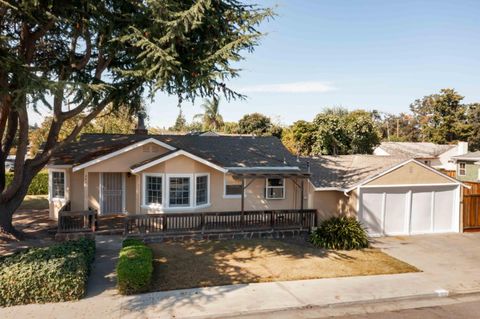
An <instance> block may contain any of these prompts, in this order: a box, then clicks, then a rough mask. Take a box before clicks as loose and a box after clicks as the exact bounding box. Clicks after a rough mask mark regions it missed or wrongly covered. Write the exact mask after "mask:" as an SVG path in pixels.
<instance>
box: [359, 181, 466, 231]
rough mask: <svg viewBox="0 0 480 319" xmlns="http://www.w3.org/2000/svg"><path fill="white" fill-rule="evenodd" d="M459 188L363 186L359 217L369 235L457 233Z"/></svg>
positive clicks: (454, 186) (455, 186)
mask: <svg viewBox="0 0 480 319" xmlns="http://www.w3.org/2000/svg"><path fill="white" fill-rule="evenodd" d="M458 187H459V186H457V185H453V186H414V187H382V188H376V187H363V188H361V189H360V210H359V218H360V221H362V223H363V224H364V225H365V226H366V228H367V230H368V232H369V234H370V235H372V236H381V235H413V234H427V233H443V232H458V230H459V204H458V200H457V196H458Z"/></svg>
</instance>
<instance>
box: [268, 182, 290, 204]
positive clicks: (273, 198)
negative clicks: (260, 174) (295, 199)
mask: <svg viewBox="0 0 480 319" xmlns="http://www.w3.org/2000/svg"><path fill="white" fill-rule="evenodd" d="M269 179H282V180H283V185H282V186H268V180H269ZM285 186H286V185H285V178H279V177H272V178H265V199H268V200H277V199H285V193H286V187H285ZM269 188H277V189H280V188H281V189H283V196H282V197H269V196H268V189H269Z"/></svg>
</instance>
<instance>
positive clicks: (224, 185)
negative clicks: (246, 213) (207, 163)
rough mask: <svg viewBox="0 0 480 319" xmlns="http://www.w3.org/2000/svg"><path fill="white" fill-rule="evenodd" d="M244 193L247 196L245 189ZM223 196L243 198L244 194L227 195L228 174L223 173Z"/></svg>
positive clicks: (226, 197) (225, 197)
mask: <svg viewBox="0 0 480 319" xmlns="http://www.w3.org/2000/svg"><path fill="white" fill-rule="evenodd" d="M243 195H244V197H246V193H245V190H243ZM223 198H224V199H236V198H242V194H238V195H227V174H226V173H224V174H223Z"/></svg>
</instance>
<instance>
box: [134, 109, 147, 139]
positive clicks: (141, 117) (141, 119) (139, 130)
mask: <svg viewBox="0 0 480 319" xmlns="http://www.w3.org/2000/svg"><path fill="white" fill-rule="evenodd" d="M146 116H147V115H146V114H145V111H143V110H142V111H138V112H137V118H138V121H137V127H136V128H135V130H134V131H133V133H134V134H136V135H148V130H147V129H146V128H145V117H146Z"/></svg>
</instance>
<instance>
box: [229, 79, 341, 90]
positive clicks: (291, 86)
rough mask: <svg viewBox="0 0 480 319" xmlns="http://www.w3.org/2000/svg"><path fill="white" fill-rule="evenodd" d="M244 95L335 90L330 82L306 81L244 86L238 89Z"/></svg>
mask: <svg viewBox="0 0 480 319" xmlns="http://www.w3.org/2000/svg"><path fill="white" fill-rule="evenodd" d="M238 90H239V91H240V92H244V93H253V92H260V93H325V92H330V91H333V90H335V87H333V86H332V85H331V84H330V83H329V82H317V81H305V82H290V83H278V84H263V85H251V86H244V87H241V88H239V89H238Z"/></svg>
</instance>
